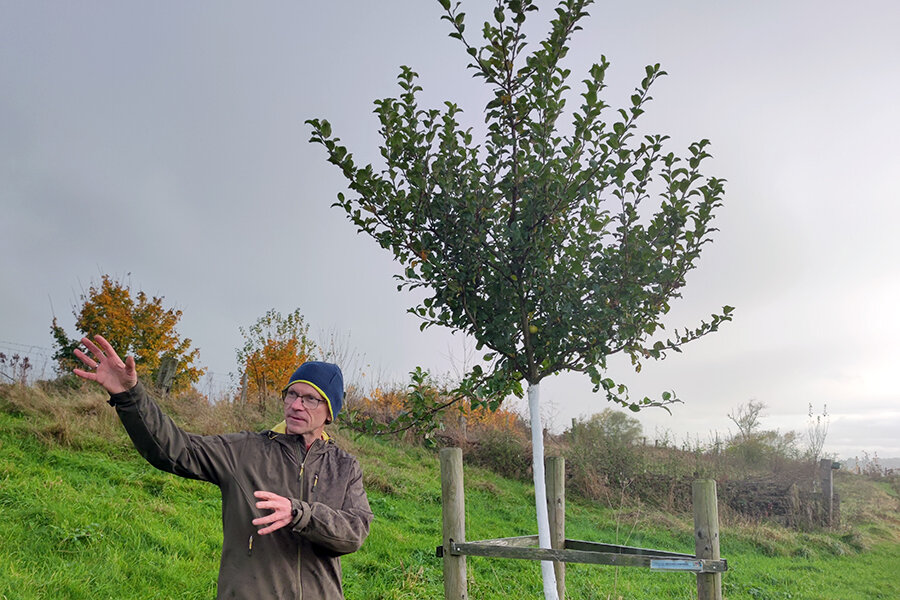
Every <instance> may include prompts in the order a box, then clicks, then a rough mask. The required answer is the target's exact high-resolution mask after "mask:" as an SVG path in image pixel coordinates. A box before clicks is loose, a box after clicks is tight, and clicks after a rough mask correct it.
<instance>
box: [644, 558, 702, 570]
mask: <svg viewBox="0 0 900 600" xmlns="http://www.w3.org/2000/svg"><path fill="white" fill-rule="evenodd" d="M702 568H703V565H702V564H701V563H700V561H699V560H690V559H684V558H654V559H651V560H650V570H651V571H700V570H701V569H702Z"/></svg>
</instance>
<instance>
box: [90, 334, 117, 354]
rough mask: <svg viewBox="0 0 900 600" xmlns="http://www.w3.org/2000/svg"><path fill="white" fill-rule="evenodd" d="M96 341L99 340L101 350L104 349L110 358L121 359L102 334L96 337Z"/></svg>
mask: <svg viewBox="0 0 900 600" xmlns="http://www.w3.org/2000/svg"><path fill="white" fill-rule="evenodd" d="M94 339H95V340H97V344H98V345H99V346H100V348H102V349H103V353H104V354H106V356H108V357H110V358H116V359H118V358H119V355H118V354H116V350H115V348H113V347H112V344H110V343H109V342H107V341H106V338H105V337H103V336H102V335H100V334H97V335H95V336H94Z"/></svg>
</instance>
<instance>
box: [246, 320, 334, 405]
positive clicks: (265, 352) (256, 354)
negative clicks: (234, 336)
mask: <svg viewBox="0 0 900 600" xmlns="http://www.w3.org/2000/svg"><path fill="white" fill-rule="evenodd" d="M239 330H240V332H241V335H242V336H243V338H244V345H243V346H241V347H240V348H238V349H237V352H236V355H237V362H238V365H240V367H241V370H242V375H241V387H242V392H241V397H242V398H246V400H247V401H248V402H251V403H257V404H263V403H266V402H267V401H269V400H271V399H273V398H275V397H277V396H278V395H279V394H280V392H281V389H282V388H283V387H284V385H285V383H287V382H288V379H289V378H290V376H291V374H292V373H293V372H294V370H296V369H297V367H299V366H300V365H301V364H303V363H304V362H306V361H307V360H311V359H313V358H315V356H314V355H315V352H316V345H315V343H313V341H312V340H310V339H309V326H308V325H307V324H306V323H305V322H304V320H303V315H301V314H300V309H296V310H294V311H293V312H291V313H288V314H287V315H282V314H281V313H280V312H278V311H277V310H275V309H271V310H269V311H267V312H266V314H264V315H263V316H262V317H260V318H259V319H257V320H256V322H255V323H254V324H253V325H251V326H250V327H248V328H246V329H244V328H243V327H241V328H239Z"/></svg>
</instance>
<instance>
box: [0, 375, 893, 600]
mask: <svg viewBox="0 0 900 600" xmlns="http://www.w3.org/2000/svg"><path fill="white" fill-rule="evenodd" d="M50 400H52V398H51V399H50ZM101 400H102V398H101ZM41 402H43V400H41ZM94 402H95V401H93V400H84V399H83V398H71V399H68V400H66V399H65V398H63V399H58V401H57V402H56V404H55V406H56V408H55V409H53V410H50V409H48V408H47V406H50V405H53V402H52V401H51V402H49V404H48V403H44V404H41V405H40V406H41V407H42V408H40V410H30V409H28V408H27V407H28V404H27V403H25V402H24V401H23V399H22V398H16V397H11V396H10V393H9V391H8V390H6V391H4V390H3V389H0V556H3V560H0V599H4V600H6V599H9V600H11V599H17V600H18V599H22V600H31V599H39V598H53V599H60V600H66V599H73V600H74V599H96V598H117V599H119V598H120V599H131V598H134V599H138V598H139V599H141V600H147V599H153V598H184V599H188V598H204V599H206V598H210V597H213V596H214V593H215V592H214V590H215V581H216V576H217V571H218V560H219V549H220V543H221V524H220V514H219V511H220V500H219V494H218V490H217V489H216V488H214V487H213V486H210V485H207V484H202V483H199V482H194V481H189V480H183V479H179V478H177V477H174V476H170V475H167V474H164V473H161V472H158V471H156V470H154V469H153V468H152V467H150V466H149V465H147V464H146V463H145V462H144V461H143V459H141V458H140V457H139V456H138V455H137V453H136V452H135V451H134V450H133V449H131V447H130V443H129V442H128V440H127V438H126V437H125V436H124V434H123V433H122V432H121V428H120V427H118V426H116V424H115V420H114V419H113V420H109V419H108V413H109V412H111V409H109V410H108V411H107V414H106V415H104V414H103V412H104V410H105V409H108V407H103V406H102V405H100V408H102V409H103V410H97V411H95V410H94V409H93V408H90V407H92V406H94ZM67 403H68V405H71V406H74V407H79V406H80V407H82V408H81V409H77V410H74V409H73V410H74V412H70V413H68V414H70V415H73V414H75V415H81V416H77V417H76V416H72V417H71V419H72V420H77V419H81V420H78V421H77V426H74V427H73V426H72V423H69V425H68V426H67V425H66V421H67V417H66V414H67V413H66V411H64V410H63V409H62V408H60V407H61V406H63V405H66V404H67ZM84 406H87V407H88V408H83V407H84ZM92 414H93V416H91V415H92ZM339 438H340V443H341V444H342V446H344V447H346V448H347V449H348V450H350V451H351V452H353V453H355V454H356V455H357V456H359V458H360V461H361V463H362V465H363V470H364V472H365V484H366V488H367V491H368V494H369V499H370V502H371V505H372V509H373V510H374V512H375V515H376V519H375V521H374V523H373V525H372V530H371V535H370V537H369V539H368V540H367V542H366V544H365V546H364V547H363V549H362V550H361V551H359V552H357V553H355V554H352V555H349V556H347V557H345V558H344V560H343V566H344V586H345V592H346V596H347V598H348V599H351V600H381V599H410V600H412V599H425V598H441V597H443V591H442V590H443V588H442V585H443V584H442V574H441V573H442V564H441V561H440V559H438V558H437V557H436V556H435V547H436V546H437V545H439V544H440V539H441V526H440V523H441V516H440V506H441V505H440V481H439V469H438V461H437V457H436V453H435V452H433V451H431V450H428V449H424V448H419V447H411V446H406V445H403V444H397V443H396V442H394V441H392V440H387V439H375V438H369V437H359V438H356V437H351V436H348V435H341V434H339ZM465 477H466V502H467V503H466V524H467V538H468V539H470V540H475V539H487V538H493V537H506V536H514V535H527V534H532V533H534V532H535V526H534V508H533V498H534V495H533V491H532V490H531V489H530V486H529V485H527V484H526V483H522V482H519V481H513V480H508V479H504V478H501V477H499V476H497V475H495V474H493V473H491V472H489V471H487V470H484V469H479V468H474V467H467V468H466V471H465ZM850 483H852V484H853V485H852V486H849V487H848V485H849V484H850ZM837 485H838V488H839V490H841V491H842V495H843V496H844V498H845V504H844V512H845V518H851V519H852V520H854V526H853V528H851V529H844V530H841V531H836V532H806V533H798V532H794V531H789V530H786V529H783V528H780V527H777V526H774V525H767V524H761V523H754V522H742V521H740V520H739V519H736V518H733V517H730V516H727V515H726V516H725V518H724V523H723V530H722V553H723V556H725V558H727V559H728V561H729V567H730V568H729V571H728V573H726V574H725V576H724V579H723V581H724V590H725V597H726V598H728V599H729V600H740V599H752V600H781V599H790V600H807V599H808V600H821V599H835V600H838V599H840V600H853V599H856V598H859V599H867V600H868V599H873V598H891V599H893V598H900V578H898V577H897V575H896V565H897V564H900V536H898V532H900V524H898V523H900V521H898V512H897V492H896V490H895V489H894V488H891V487H890V486H887V485H882V484H873V483H871V482H870V483H868V484H866V485H863V484H862V481H858V480H850V479H847V478H842V479H839V480H838V482H837ZM844 490H846V492H845V491H844ZM613 504H614V506H612V507H611V506H609V505H606V506H597V505H592V504H588V503H584V502H580V501H578V500H577V499H574V498H570V499H568V501H567V515H566V519H567V536H568V537H570V538H575V539H585V540H592V541H602V542H609V543H620V544H627V545H634V546H644V547H650V548H659V549H665V550H672V551H680V552H691V551H692V545H693V541H692V526H691V523H690V520H689V517H686V516H679V515H670V514H666V513H662V512H658V511H654V510H650V509H647V508H644V507H641V506H637V505H628V506H617V505H615V504H616V503H615V502H613ZM468 579H469V596H470V597H471V598H473V600H477V599H482V598H483V599H494V598H500V597H509V596H514V597H520V598H538V597H541V592H540V590H541V581H540V569H539V567H538V565H537V564H536V563H531V562H526V561H516V560H500V559H485V558H474V557H470V558H469V559H468ZM566 581H567V591H568V594H567V597H569V598H609V599H615V600H617V599H619V598H622V599H623V600H625V599H635V600H642V599H650V598H653V599H682V598H685V599H687V598H692V597H693V596H694V595H695V578H694V577H693V576H692V575H690V574H684V573H658V572H655V573H651V572H649V571H647V570H644V569H635V568H631V569H628V568H623V569H615V568H608V567H598V566H594V565H569V567H568V571H567V577H566Z"/></svg>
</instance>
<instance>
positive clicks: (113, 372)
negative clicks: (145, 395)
mask: <svg viewBox="0 0 900 600" xmlns="http://www.w3.org/2000/svg"><path fill="white" fill-rule="evenodd" d="M94 340H95V341H96V342H97V343H96V344H95V343H94V342H92V341H91V340H90V339H89V338H86V337H83V338H81V343H82V344H84V347H85V348H87V349H88V351H90V353H91V354H92V355H93V358H92V357H91V356H88V355H87V354H85V353H84V352H82V351H81V350H75V356H76V357H77V358H78V360H80V361H81V362H83V363H84V364H85V366H86V367H88V368H89V369H93V370H92V371H86V370H84V369H74V370H73V371H72V372H73V373H75V374H76V375H78V376H79V377H81V378H82V379H87V380H88V381H96V382H97V383H99V384H100V385H102V386H103V388H104V389H105V390H106V391H107V392H109V393H110V394H119V393H121V392H127V391H128V390H130V389H131V388H133V387H134V386H136V385H137V382H138V377H137V370H136V369H135V367H134V357H132V356H129V357H127V358H126V359H125V360H124V361H123V360H122V359H121V358H119V355H118V354H116V351H115V350H114V349H113V347H112V345H111V344H110V343H109V342H107V341H106V340H105V339H104V338H103V336H102V335H95V336H94Z"/></svg>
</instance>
